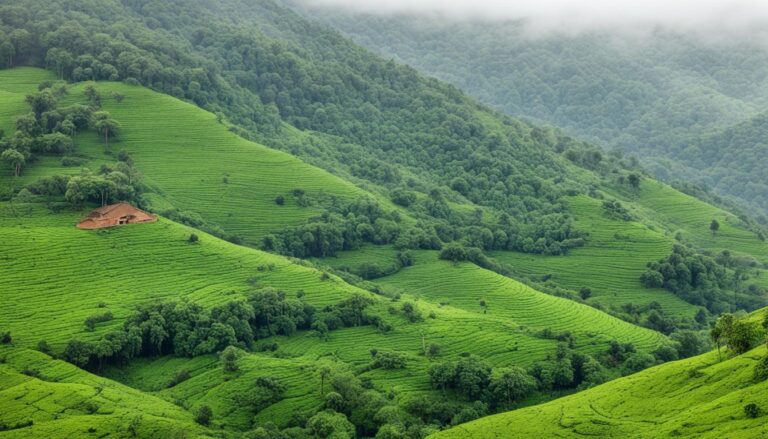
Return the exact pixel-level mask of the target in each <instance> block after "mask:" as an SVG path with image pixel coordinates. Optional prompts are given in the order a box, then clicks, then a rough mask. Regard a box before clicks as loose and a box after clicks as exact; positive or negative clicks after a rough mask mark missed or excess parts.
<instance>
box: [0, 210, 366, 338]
mask: <svg viewBox="0 0 768 439" xmlns="http://www.w3.org/2000/svg"><path fill="white" fill-rule="evenodd" d="M82 216H83V213H82V212H68V213H62V214H56V215H54V214H50V213H48V211H47V210H46V209H44V208H43V207H41V206H38V205H19V204H15V205H13V207H11V206H10V205H9V204H8V203H4V204H0V235H2V236H4V237H7V238H6V239H4V240H3V242H2V243H0V255H1V256H0V257H2V264H0V290H2V291H3V294H4V299H5V301H4V303H5V305H4V306H3V312H2V313H0V327H2V328H7V329H10V330H11V331H12V332H13V334H14V336H15V339H16V340H17V342H18V343H20V344H21V345H23V346H30V347H31V346H34V345H36V344H37V342H38V341H40V340H41V339H45V340H46V341H48V343H50V344H51V345H53V346H61V345H63V344H64V343H66V342H67V341H68V340H69V338H71V337H72V336H73V335H74V334H80V335H82V336H84V337H89V338H95V337H97V336H98V335H99V334H100V333H101V330H106V329H107V328H109V327H112V326H114V325H117V324H119V323H120V321H121V318H123V317H125V316H126V315H127V314H128V313H130V312H131V311H132V310H133V308H134V307H135V306H136V305H137V304H139V303H143V302H147V301H151V300H159V299H174V298H175V299H181V298H182V297H188V298H190V299H191V300H194V301H196V302H199V303H201V304H203V305H208V306H212V305H215V304H217V303H222V302H225V301H228V300H231V299H233V298H235V297H237V296H238V295H241V294H244V293H246V292H247V291H249V290H251V289H252V288H253V287H252V283H253V282H254V281H255V282H257V283H258V284H260V285H269V286H272V287H274V288H278V289H281V290H284V291H286V292H288V293H294V292H296V291H298V290H300V289H301V290H304V291H305V292H306V294H307V300H308V301H309V302H310V303H312V304H314V305H318V306H321V305H324V304H328V303H335V302H337V301H339V300H340V299H342V298H343V297H347V296H348V295H349V294H352V293H354V292H360V291H359V290H357V289H356V288H354V287H351V286H349V285H347V284H345V283H343V282H342V281H341V280H338V279H335V278H331V279H330V280H328V281H323V282H321V281H320V280H319V277H320V273H319V272H318V271H316V270H313V269H311V268H306V267H302V266H300V265H296V264H294V263H292V262H290V261H288V260H287V259H285V258H282V257H278V256H274V255H270V254H267V253H263V252H259V251H256V250H251V249H248V248H245V247H239V246H236V245H232V244H229V243H227V242H224V241H221V240H219V239H216V238H214V237H212V236H209V235H206V234H203V233H201V232H199V231H197V230H194V229H191V228H188V227H186V226H182V225H179V224H176V223H173V222H170V221H167V220H164V219H160V221H158V222H157V223H154V224H142V225H134V226H127V227H121V228H117V229H109V230H100V231H84V230H80V229H76V228H75V227H74V224H75V223H76V222H77V220H78V219H79V218H81V217H82ZM192 232H194V233H197V234H198V235H200V243H199V244H189V243H188V242H187V238H188V237H189V235H190V233H192ZM270 265H273V266H274V269H272V270H271V271H270V270H265V269H264V267H268V266H270ZM249 280H250V283H249ZM106 310H109V311H111V312H112V314H113V315H114V316H115V317H116V318H115V320H114V321H112V322H110V323H107V324H103V325H99V330H97V331H95V332H93V333H87V332H84V327H83V322H84V321H85V319H86V318H87V317H89V316H91V315H94V314H99V313H103V312H105V311H106Z"/></svg>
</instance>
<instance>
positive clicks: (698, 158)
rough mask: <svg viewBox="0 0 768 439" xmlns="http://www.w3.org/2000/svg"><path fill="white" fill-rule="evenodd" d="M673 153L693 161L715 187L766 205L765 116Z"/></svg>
mask: <svg viewBox="0 0 768 439" xmlns="http://www.w3.org/2000/svg"><path fill="white" fill-rule="evenodd" d="M675 153H676V155H677V158H678V159H679V160H681V161H682V160H686V159H690V160H692V163H693V165H694V166H696V167H697V168H699V169H702V172H703V173H704V174H705V175H706V176H707V180H708V182H709V183H710V184H712V185H713V187H714V188H716V189H718V190H721V191H733V192H734V193H738V194H742V196H743V197H744V198H747V199H750V200H752V201H753V202H754V203H755V204H756V205H759V206H768V173H766V172H765V170H766V169H767V168H768V113H765V112H764V113H760V114H758V115H757V116H754V117H752V118H750V119H749V120H746V121H744V122H741V123H738V124H736V125H734V126H731V127H728V128H725V129H723V130H720V131H718V132H715V133H714V134H711V133H710V134H706V135H702V136H701V138H699V139H697V140H696V141H695V142H692V143H691V144H689V145H686V146H685V147H684V148H680V149H677V150H676V151H675Z"/></svg>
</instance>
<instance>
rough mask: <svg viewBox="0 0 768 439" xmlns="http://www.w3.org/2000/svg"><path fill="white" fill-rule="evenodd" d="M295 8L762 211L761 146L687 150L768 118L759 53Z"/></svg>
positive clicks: (691, 42) (512, 25)
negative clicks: (714, 135)
mask: <svg viewBox="0 0 768 439" xmlns="http://www.w3.org/2000/svg"><path fill="white" fill-rule="evenodd" d="M289 3H292V4H293V5H294V6H295V7H296V9H297V10H299V11H302V12H303V13H304V15H305V16H307V17H308V18H312V19H316V20H320V21H321V22H324V23H327V24H330V25H332V26H334V27H335V28H337V29H339V30H341V31H342V32H344V33H345V34H346V35H349V36H350V37H352V38H353V39H354V40H355V41H356V42H358V43H359V44H362V45H363V46H365V47H368V48H370V49H372V50H375V51H376V52H377V53H380V54H382V55H384V56H386V57H392V58H394V59H395V60H398V61H402V62H404V63H407V64H409V65H412V66H414V67H416V68H418V69H420V70H421V71H424V72H426V73H428V74H430V75H434V76H435V77H437V78H440V79H442V80H445V81H448V82H450V83H452V84H455V85H456V86H458V87H460V88H461V89H462V90H465V91H466V92H468V93H469V94H471V95H472V96H474V97H476V98H478V99H479V100H480V101H482V102H484V103H486V104H489V105H492V106H493V107H495V108H498V109H500V110H503V111H504V112H506V113H507V114H511V115H515V116H523V117H530V118H534V119H537V120H540V121H545V122H548V123H552V124H555V125H557V126H559V127H562V128H564V129H566V130H567V131H568V132H569V133H572V134H574V135H578V136H579V137H582V138H585V139H589V140H590V141H593V142H596V143H602V144H604V145H607V146H609V147H619V148H620V149H622V150H624V151H628V152H635V153H638V154H639V155H640V157H641V158H642V159H643V160H644V163H646V164H648V165H649V167H650V168H651V169H652V170H653V171H654V172H655V173H656V175H657V176H659V177H661V178H664V179H667V180H677V179H680V180H688V181H696V182H698V183H701V184H705V185H708V186H711V187H714V188H715V189H717V191H718V193H720V194H727V195H729V196H731V197H734V198H736V199H739V200H740V201H741V203H742V204H743V205H747V206H750V207H753V208H757V209H758V210H759V211H760V212H761V213H762V214H765V213H766V209H767V208H768V207H767V206H768V205H766V203H765V200H764V199H763V198H762V195H761V193H760V191H759V186H755V184H756V182H755V180H760V179H761V177H762V176H761V175H758V173H755V171H754V170H755V169H756V168H754V165H755V161H759V160H760V157H761V156H760V154H759V152H758V151H754V150H753V148H752V147H751V146H748V145H759V144H760V143H761V142H758V143H748V144H746V145H745V144H741V145H740V146H741V148H740V149H741V151H740V152H736V153H735V154H733V155H730V154H723V152H724V151H723V150H722V149H721V150H720V151H719V152H717V151H715V150H712V149H709V148H706V145H702V146H698V147H696V146H693V145H691V144H696V143H697V139H698V138H699V137H700V136H701V134H702V133H710V132H713V131H717V130H721V129H725V128H728V127H729V126H730V125H733V124H737V123H742V122H743V123H744V124H743V125H742V126H741V128H742V129H743V128H749V129H750V131H751V130H752V128H753V127H749V125H753V124H751V123H750V122H745V121H747V120H748V119H749V118H750V117H752V116H755V115H757V114H759V113H762V112H763V111H764V108H765V104H766V99H767V98H768V95H766V93H765V90H766V88H765V84H766V77H767V76H766V73H767V72H768V52H766V51H765V48H764V47H762V46H760V45H753V44H751V43H750V42H748V41H743V40H736V41H730V40H726V41H707V40H706V39H701V38H698V37H697V36H692V35H685V34H675V33H672V32H668V31H663V30H656V31H654V32H650V31H649V32H648V34H647V35H641V36H636V35H632V34H629V35H614V34H605V33H584V34H577V35H560V34H557V33H553V34H544V35H539V34H537V33H536V32H535V31H531V32H528V31H526V29H525V26H524V24H522V23H521V22H516V21H501V20H499V21H494V20H491V21H482V22H472V21H461V20H455V19H451V18H446V17H442V16H439V15H437V14H435V15H434V16H431V15H428V14H424V15H419V16H413V15H408V14H397V15H392V16H381V15H375V14H364V13H356V12H350V11H345V10H339V8H323V7H322V6H317V4H313V3H311V2H306V1H301V0H291V1H289ZM758 118H759V116H758ZM729 131H730V130H729ZM731 134H733V132H732V131H730V132H729V133H725V134H724V135H725V136H727V137H730V135H731ZM733 139H734V140H736V139H735V138H733ZM705 143H706V141H705ZM719 143H720V144H722V142H719ZM734 152H735V151H734ZM757 169H762V168H757ZM726 177H727V178H726ZM757 184H764V182H762V183H757Z"/></svg>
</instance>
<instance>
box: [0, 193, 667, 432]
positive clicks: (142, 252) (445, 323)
mask: <svg viewBox="0 0 768 439" xmlns="http://www.w3.org/2000/svg"><path fill="white" fill-rule="evenodd" d="M79 215H80V214H79V213H76V212H64V213H59V214H50V213H49V212H48V211H47V210H46V209H44V208H43V207H41V206H36V205H19V204H16V205H15V206H14V207H12V208H11V207H9V206H8V205H7V204H4V205H0V234H2V235H3V236H9V237H12V239H10V240H7V241H5V242H4V243H3V244H2V252H1V253H2V255H3V258H4V260H3V264H0V290H2V291H4V293H5V297H4V298H5V300H4V302H3V303H4V305H3V307H2V308H3V309H2V311H3V312H2V313H0V328H3V329H9V330H11V332H12V333H13V334H14V339H15V341H16V343H18V344H19V345H21V346H25V347H32V346H35V345H36V344H37V342H38V341H39V340H41V339H45V340H47V341H48V342H49V343H50V344H51V345H53V346H54V348H56V349H60V348H61V347H62V346H63V344H64V343H66V341H67V340H69V339H70V338H72V337H79V338H83V339H94V338H96V337H98V335H99V334H100V333H102V332H104V331H107V330H108V329H110V328H114V327H116V326H117V325H119V324H120V322H121V319H122V318H124V317H125V316H126V315H127V314H129V313H130V312H131V310H132V309H133V307H134V306H135V305H136V304H139V303H142V302H147V301H151V300H157V299H161V298H177V299H179V298H182V297H189V298H191V299H192V300H195V301H197V302H199V303H201V304H204V305H206V306H213V305H216V304H219V303H222V302H225V301H228V300H232V299H234V298H237V297H240V296H241V295H243V294H247V292H248V291H249V290H251V288H252V287H251V285H250V284H249V280H251V279H253V278H254V277H255V278H256V279H257V283H258V285H260V286H270V287H274V288H278V289H282V290H284V291H286V292H288V293H289V294H293V293H294V292H296V291H298V290H300V289H301V290H304V291H305V293H306V296H305V297H306V300H307V301H308V302H309V303H311V304H313V305H315V306H322V305H324V304H327V303H333V302H336V301H338V300H340V299H342V298H344V297H348V296H349V295H350V294H354V293H355V292H361V291H360V290H358V289H357V288H355V287H352V286H349V285H347V284H345V283H343V282H342V281H341V280H338V279H336V278H334V277H332V278H331V279H330V280H325V281H323V280H321V279H320V277H321V276H320V272H319V271H317V270H315V269H312V268H309V267H304V266H301V265H297V264H294V263H292V262H290V261H289V260H287V259H285V258H282V257H279V256H274V255H270V254H267V253H263V252H260V251H257V250H253V249H249V248H246V247H240V246H235V245H233V244H230V243H227V242H224V241H221V240H219V239H216V238H214V237H212V236H209V235H206V234H202V233H201V234H200V235H201V242H200V243H199V244H194V245H193V244H189V243H187V242H186V238H187V237H188V236H189V233H190V232H191V231H192V230H194V229H190V228H188V227H186V226H182V225H178V224H176V223H173V222H170V221H167V220H165V219H161V220H160V221H159V222H157V223H154V224H146V225H135V226H128V227H123V228H118V229H110V230H102V231H83V230H79V229H76V228H74V227H73V224H74V222H75V221H76V220H77V218H78V217H79ZM427 255H428V256H429V258H426V259H425V258H420V259H424V260H420V261H419V263H417V265H416V266H414V267H413V268H411V269H408V270H405V271H403V272H402V275H403V276H406V277H403V278H402V279H403V284H402V285H399V286H398V288H401V289H403V290H405V291H406V292H407V293H408V294H405V295H404V296H403V300H417V302H416V303H417V304H418V306H419V308H420V309H421V311H422V313H423V314H424V315H425V316H426V315H428V314H429V313H430V312H434V313H435V317H436V318H435V319H430V318H427V319H425V321H424V322H422V323H417V324H411V323H407V322H406V321H405V320H404V318H402V317H400V316H391V315H389V314H388V312H387V307H388V306H389V304H388V303H387V301H384V300H380V301H379V304H377V305H376V306H375V307H374V309H375V312H377V313H378V314H380V315H383V316H384V317H385V318H386V319H387V320H389V321H391V322H392V323H393V324H394V326H395V330H394V331H393V332H391V333H388V334H381V333H379V332H378V331H376V330H375V329H374V328H372V327H361V328H349V329H344V330H339V331H334V332H332V333H331V334H330V337H329V339H328V340H327V341H324V342H322V341H320V340H318V339H317V338H316V337H314V336H312V335H311V334H305V333H300V334H297V335H295V336H293V337H276V338H275V341H277V342H278V343H279V346H280V353H281V355H284V356H286V357H288V358H291V360H280V359H277V358H269V357H266V356H264V355H263V354H258V355H254V357H249V358H253V359H252V360H246V362H250V361H253V362H254V364H256V365H260V366H258V367H259V369H258V373H264V370H265V369H262V368H263V367H266V368H272V370H274V372H269V373H273V374H274V375H277V376H280V377H284V379H285V380H287V384H288V385H289V395H292V396H291V398H290V399H289V400H287V401H283V402H281V403H279V404H278V405H276V406H275V407H274V408H271V409H270V410H271V411H266V412H265V413H266V414H265V415H263V416H269V417H270V418H273V419H275V420H279V421H281V422H285V421H287V420H288V419H289V418H290V416H291V414H292V413H293V412H295V411H296V410H298V409H305V408H307V407H313V406H315V407H316V406H317V404H318V403H319V401H318V400H317V395H316V394H315V393H314V390H312V389H314V388H315V384H314V383H313V380H314V378H313V377H314V375H313V370H314V367H315V366H316V364H317V361H325V360H326V359H334V360H337V361H340V362H342V363H344V364H346V365H349V367H353V368H357V367H361V366H364V365H366V364H368V362H369V361H370V355H369V350H370V349H371V348H378V349H382V350H395V351H401V352H403V353H405V354H407V355H409V356H410V357H411V361H410V363H409V367H408V368H407V369H405V370H398V371H380V370H377V371H372V372H368V373H367V374H368V375H369V376H371V378H372V379H373V380H374V383H375V384H376V385H377V387H379V388H381V389H384V390H388V389H394V390H395V391H397V392H398V394H401V395H403V397H408V395H410V394H414V392H416V393H420V392H429V391H430V390H429V385H428V382H427V374H426V369H427V367H428V366H429V362H428V360H426V359H425V358H424V357H423V356H421V355H420V352H421V347H422V335H423V337H424V340H425V341H426V343H438V344H440V345H441V346H442V349H443V352H442V357H443V358H444V359H456V358H458V356H459V355H460V354H461V353H463V352H472V353H475V354H478V355H480V356H482V357H484V358H486V359H487V360H488V361H489V362H490V363H491V364H493V365H509V364H529V363H531V362H533V361H536V360H539V359H543V358H545V357H546V356H547V355H550V354H551V353H552V352H553V351H554V349H555V345H556V341H555V340H548V339H543V338H540V337H539V336H538V332H539V331H540V330H541V329H543V328H544V327H548V326H551V327H552V328H553V329H556V330H568V331H571V332H573V333H575V334H578V335H584V333H585V332H586V331H585V330H584V329H583V325H584V322H585V321H589V322H590V329H589V331H590V332H593V333H594V334H595V335H594V336H592V337H587V336H586V335H584V336H583V337H579V339H578V343H577V344H578V345H579V346H580V348H582V349H584V350H586V351H594V350H598V349H599V350H602V349H605V348H606V343H605V342H606V341H607V340H609V339H612V338H614V337H615V338H618V339H619V340H621V341H622V342H633V343H635V344H637V345H638V346H639V347H640V348H641V349H646V350H651V349H653V348H655V347H656V346H657V345H658V344H659V343H661V342H662V337H661V336H660V335H658V334H656V333H653V332H650V331H647V330H644V329H642V328H637V327H633V326H631V325H629V324H626V323H624V322H621V321H619V320H617V319H614V318H611V317H608V316H607V315H605V314H602V313H600V312H598V311H595V310H593V309H591V308H588V307H584V306H581V305H576V304H573V303H572V302H568V301H566V300H563V299H556V298H553V297H550V296H548V295H545V294H543V293H539V292H537V291H534V290H532V289H529V288H527V287H524V286H522V285H521V284H518V283H516V282H514V281H512V280H511V279H507V278H503V277H501V276H498V275H496V274H494V273H491V272H488V271H486V270H482V269H480V268H478V267H476V266H474V265H470V264H462V265H461V266H459V267H453V266H451V264H448V263H445V262H442V261H437V260H434V253H428V252H427ZM430 258H432V261H431V262H430V260H429V259H430ZM269 264H274V269H273V270H271V271H270V270H264V271H260V269H259V268H260V267H265V266H268V265H269ZM448 275H450V276H451V278H447V276H448ZM398 276H400V275H398ZM436 278H447V279H449V280H450V279H452V280H453V281H452V282H455V284H456V285H462V286H467V287H469V286H472V285H479V286H480V287H479V288H480V289H484V288H485V287H490V286H493V287H494V289H493V290H490V289H489V290H487V292H486V293H485V294H487V298H488V301H489V303H490V306H491V307H492V308H491V312H490V313H489V314H487V315H484V314H482V313H481V312H480V310H479V309H478V307H477V305H476V303H477V302H476V299H475V297H476V296H478V295H481V293H480V292H479V291H478V290H476V291H474V292H473V293H472V294H471V295H467V298H468V299H467V300H462V298H461V297H460V296H459V295H457V296H454V297H452V298H451V302H452V303H451V304H450V305H445V306H440V305H438V304H437V301H438V300H439V299H441V298H442V294H443V290H440V291H437V292H435V293H432V292H430V291H429V290H428V289H425V287H424V285H425V284H430V283H432V282H431V280H433V279H436ZM396 280H397V277H395V278H393V284H394V282H395V281H396ZM420 283H421V285H422V286H421V287H420V286H419V285H420ZM453 291H454V292H456V293H463V292H465V289H463V288H462V289H455V290H453ZM363 293H364V292H363ZM411 293H414V294H411ZM364 294H368V293H364ZM393 305H394V306H395V307H399V306H400V304H399V303H394V304H393ZM519 305H525V306H524V307H519ZM100 306H103V307H100ZM507 306H509V310H505V311H504V312H502V308H506V307H507ZM106 310H109V311H111V312H112V313H113V314H114V315H115V320H113V321H111V322H108V323H103V324H100V325H99V326H98V328H97V330H96V331H95V332H93V333H89V332H86V331H85V328H84V325H83V322H84V320H85V319H86V318H87V317H88V316H90V315H94V314H100V313H103V312H104V311H106ZM497 310H498V312H497ZM537 319H543V320H541V321H537ZM162 361H166V360H162ZM177 361H178V362H179V363H184V364H186V363H187V362H191V363H192V364H193V365H192V366H190V369H193V370H194V369H196V368H199V367H198V366H194V364H199V363H198V362H201V361H202V362H205V361H209V362H211V363H215V359H208V360H205V359H195V360H185V359H180V360H177ZM161 364H164V363H162V362H161V363H157V364H155V363H154V362H150V364H142V363H137V365H135V366H132V367H131V368H129V369H128V370H124V371H120V372H119V373H118V374H117V375H119V376H121V379H125V380H126V382H139V381H147V382H151V380H147V379H146V378H140V377H142V376H145V375H146V376H156V377H158V378H156V380H160V381H161V382H162V383H166V382H167V381H169V380H170V378H171V377H172V376H173V373H175V370H176V368H175V367H172V368H168V367H163V366H159V365H161ZM156 366H157V367H156ZM206 367H207V368H208V369H211V370H213V369H215V367H214V366H212V365H211V364H209V365H208V366H206ZM254 367H255V366H254ZM280 370H283V371H284V372H285V373H283V372H279V371H280ZM288 371H292V372H290V373H289V372H288ZM211 373H216V372H211ZM254 373H257V372H254ZM218 374H219V375H205V374H203V375H202V376H200V377H198V376H196V377H195V378H193V379H192V380H190V382H189V383H185V384H184V385H183V386H182V387H178V388H175V389H172V391H163V392H161V394H163V395H166V396H167V397H168V399H169V400H173V399H175V398H179V399H182V400H183V401H186V403H188V404H190V405H191V406H192V407H194V406H196V405H197V404H200V403H201V402H202V401H219V402H218V403H217V404H215V405H214V404H212V405H214V409H215V413H216V415H217V417H218V418H227V417H228V416H231V419H222V421H223V422H225V423H228V424H231V425H233V426H243V425H246V423H247V421H248V418H247V416H246V415H245V414H243V413H239V412H237V411H236V410H235V408H234V403H233V401H232V400H231V397H229V395H230V393H231V391H230V390H231V389H229V387H228V386H231V385H232V384H230V383H228V382H225V381H223V380H222V379H221V377H220V375H221V373H220V371H219V372H218ZM217 377H218V378H217ZM241 382H242V383H245V384H243V385H247V383H249V382H250V381H248V380H245V381H241ZM187 386H189V387H187ZM160 387H162V386H161V385H160V386H158V385H155V386H154V387H151V386H150V387H148V388H146V390H152V391H159V390H160ZM265 419H267V418H265Z"/></svg>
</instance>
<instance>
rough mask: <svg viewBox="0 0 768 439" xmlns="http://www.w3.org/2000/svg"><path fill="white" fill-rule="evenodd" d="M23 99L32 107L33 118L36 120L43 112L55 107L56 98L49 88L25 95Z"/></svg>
mask: <svg viewBox="0 0 768 439" xmlns="http://www.w3.org/2000/svg"><path fill="white" fill-rule="evenodd" d="M25 101H26V102H27V104H29V106H30V107H32V112H33V113H35V118H36V119H38V120H39V119H40V116H42V114H43V113H45V112H46V111H50V110H53V109H54V108H56V98H55V97H54V96H53V93H51V91H50V90H43V91H41V92H37V93H33V94H30V95H27V96H26V98H25Z"/></svg>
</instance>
